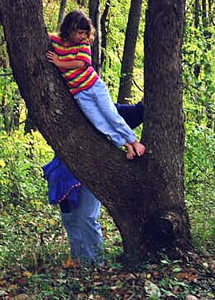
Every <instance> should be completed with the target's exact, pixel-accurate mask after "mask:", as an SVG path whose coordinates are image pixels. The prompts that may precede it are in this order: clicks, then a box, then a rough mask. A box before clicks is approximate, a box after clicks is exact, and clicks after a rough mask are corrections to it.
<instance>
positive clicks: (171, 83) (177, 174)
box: [143, 0, 190, 237]
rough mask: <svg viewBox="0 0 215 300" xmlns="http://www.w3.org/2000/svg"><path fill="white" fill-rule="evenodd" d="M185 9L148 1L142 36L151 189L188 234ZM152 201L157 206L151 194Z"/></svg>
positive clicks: (180, 1)
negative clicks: (183, 59) (183, 54)
mask: <svg viewBox="0 0 215 300" xmlns="http://www.w3.org/2000/svg"><path fill="white" fill-rule="evenodd" d="M184 9H185V1H184V0H172V1H168V0H162V1H160V0H154V1H149V5H148V9H147V12H146V28H145V40H144V45H145V61H144V78H145V84H144V86H145V90H144V103H145V120H146V121H145V125H144V136H143V137H144V141H145V143H146V145H147V151H148V153H149V155H150V159H149V169H148V174H147V175H148V176H147V178H148V179H149V178H151V180H150V181H154V182H155V186H154V187H153V188H152V190H153V195H154V197H155V199H156V202H157V203H156V204H157V205H158V207H159V208H158V211H163V213H162V215H165V211H166V212H168V211H169V212H170V211H174V213H175V214H176V215H178V216H180V217H179V219H178V220H180V222H181V226H182V227H181V230H182V231H181V236H186V237H189V236H190V233H189V230H188V223H189V221H188V216H187V213H186V209H185V201H184V165H183V161H184V160H183V154H184V139H185V131H184V115H183V110H182V68H181V45H182V36H183V23H184ZM157 169H159V170H160V172H157ZM145 201H146V199H145ZM148 202H150V203H151V205H152V206H153V205H155V203H154V204H153V203H152V201H150V200H149V199H148ZM152 210H153V209H152ZM167 214H168V213H167ZM186 224H187V225H186Z"/></svg>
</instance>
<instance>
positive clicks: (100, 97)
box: [74, 79, 137, 147]
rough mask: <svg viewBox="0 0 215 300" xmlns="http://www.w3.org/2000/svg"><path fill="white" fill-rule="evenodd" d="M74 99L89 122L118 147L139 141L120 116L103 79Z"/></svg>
mask: <svg viewBox="0 0 215 300" xmlns="http://www.w3.org/2000/svg"><path fill="white" fill-rule="evenodd" d="M74 98H75V99H76V101H77V103H78V105H79V107H80V108H81V110H82V111H83V113H84V114H85V115H86V117H87V118H88V119H89V121H90V122H91V123H92V124H93V125H94V126H95V127H96V128H97V129H98V130H99V131H101V132H102V133H104V134H105V135H106V136H108V137H110V139H111V140H112V142H113V143H114V144H115V145H116V146H117V147H121V146H122V145H124V144H125V143H126V142H129V143H133V142H134V141H136V140H137V137H136V135H135V134H134V132H133V131H132V129H131V128H130V127H129V126H128V125H127V123H126V122H125V120H124V119H123V118H122V117H121V116H120V115H119V114H118V111H117V109H116V107H115V105H114V103H113V101H112V99H111V97H110V94H109V91H108V88H107V87H106V84H105V83H104V82H103V81H102V80H101V79H98V80H97V81H96V83H95V84H94V85H93V86H92V87H91V88H89V89H88V90H85V91H82V92H79V93H78V94H76V95H75V96H74Z"/></svg>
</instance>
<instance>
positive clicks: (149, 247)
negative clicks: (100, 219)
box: [0, 0, 190, 260]
mask: <svg viewBox="0 0 215 300" xmlns="http://www.w3.org/2000/svg"><path fill="white" fill-rule="evenodd" d="M150 2H152V3H154V5H149V9H148V12H147V22H148V25H147V27H146V64H145V77H146V92H145V93H146V130H145V138H144V139H145V142H146V147H147V153H146V154H145V155H144V157H143V158H137V159H135V160H134V161H130V162H129V161H127V160H126V158H125V154H124V153H123V152H122V151H121V150H118V149H117V148H116V147H114V146H113V145H111V143H110V142H109V141H108V140H107V139H106V138H105V137H104V136H103V135H102V134H100V133H98V132H97V131H96V130H95V129H94V128H93V126H92V125H91V124H89V122H88V121H87V120H86V119H85V118H84V116H83V115H82V114H81V112H80V111H79V109H78V107H77V105H76V103H75V102H74V100H73V99H72V98H71V97H70V94H69V92H68V90H67V88H66V85H65V83H64V82H63V80H62V78H61V77H60V75H59V73H58V71H57V69H56V68H55V67H54V66H53V65H51V64H49V63H48V62H47V59H46V56H45V53H46V51H47V49H48V46H49V39H48V35H47V32H46V29H45V26H44V23H43V17H42V11H41V7H42V3H41V1H39V0H38V1H35V0H19V1H14V0H1V2H0V14H1V17H2V21H3V26H4V31H5V38H6V41H7V45H8V53H9V57H10V63H11V66H12V68H13V73H14V77H15V79H16V81H17V83H18V85H19V88H20V92H21V95H22V96H23V98H24V99H25V102H26V104H27V106H28V108H29V110H30V113H31V114H32V116H33V117H34V119H35V120H36V123H37V125H38V128H39V130H40V131H41V133H42V134H43V136H44V137H45V139H46V140H47V141H48V143H49V144H50V145H51V146H52V147H53V149H54V150H55V151H56V152H57V153H58V154H59V156H60V157H61V158H62V159H63V160H64V161H65V162H66V164H67V165H68V166H69V167H70V169H71V170H72V171H73V172H74V173H75V174H76V176H77V177H78V178H79V179H80V180H81V181H82V182H83V183H84V184H85V185H87V186H88V188H89V189H91V190H92V191H93V192H94V193H95V194H96V195H97V196H98V197H99V199H101V201H102V203H103V204H104V205H105V206H106V207H107V209H108V211H109V213H110V215H111V216H112V217H113V219H114V221H115V223H116V225H117V226H118V228H119V230H120V233H121V235H122V239H123V246H124V253H125V255H126V257H127V258H130V259H135V260H137V259H142V258H144V257H145V254H146V253H148V252H154V251H156V250H161V249H163V248H170V249H174V248H176V247H178V248H179V249H181V250H183V251H185V250H187V249H189V247H190V231H189V220H188V216H187V212H186V209H185V205H184V194H183V150H184V128H183V115H182V109H181V106H182V93H181V88H182V87H181V68H180V53H181V39H182V23H183V10H184V3H183V1H182V0H174V1H173V0H172V1H167V0H166V1H162V5H159V2H160V0H156V1H155V0H154V1H150ZM149 4H150V3H149ZM150 32H151V33H152V34H150V35H149V33H150ZM150 37H151V38H152V39H150ZM158 49H159V51H158ZM150 53H151V54H150Z"/></svg>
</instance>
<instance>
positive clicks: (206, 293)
mask: <svg viewBox="0 0 215 300" xmlns="http://www.w3.org/2000/svg"><path fill="white" fill-rule="evenodd" d="M111 2H112V6H111V10H110V16H109V18H110V20H109V31H108V48H107V60H106V63H105V68H104V70H103V77H104V79H105V80H106V81H107V83H108V85H109V88H110V90H111V93H112V95H113V98H114V99H116V98H117V94H118V84H119V74H120V68H121V65H120V64H121V56H122V49H123V44H124V34H125V29H126V28H125V26H126V21H125V20H126V18H127V14H128V11H129V3H125V2H124V1H115V0H114V1H111ZM101 3H102V9H103V8H104V5H105V1H101ZM43 5H44V16H45V18H46V24H47V28H48V31H55V30H56V24H57V17H58V9H59V1H57V0H52V1H49V0H44V1H43ZM77 7H78V5H77V3H76V1H69V2H68V4H67V11H69V10H71V9H74V8H77ZM85 9H86V10H87V8H85ZM144 10H145V7H144V8H143V11H144ZM186 20H187V22H186V31H185V38H184V46H183V71H184V72H183V75H184V111H185V117H186V151H185V171H186V173H185V193H186V204H187V208H188V211H189V215H190V220H191V225H192V233H193V240H194V244H195V246H196V247H197V248H198V249H199V250H201V251H202V252H203V253H204V254H207V256H200V257H199V258H196V259H195V262H191V261H189V260H188V261H186V262H184V261H170V260H168V258H166V257H161V258H160V260H158V261H156V262H154V261H153V262H152V261H146V262H145V263H144V264H141V265H139V266H138V268H137V269H136V270H135V271H134V270H132V271H131V270H129V269H123V267H122V265H121V264H120V263H119V261H118V260H117V257H118V256H119V255H120V254H121V251H122V244H121V242H122V241H121V238H120V235H119V232H118V230H117V229H116V227H115V225H114V224H113V221H112V220H111V218H110V216H108V214H107V212H106V210H105V209H103V211H102V218H101V222H102V227H103V233H104V236H105V243H106V244H105V258H106V266H105V267H104V268H103V269H100V270H95V269H83V270H73V269H70V268H67V267H65V264H64V266H63V265H62V262H63V261H64V260H66V256H67V253H68V252H69V250H68V244H67V240H66V236H65V232H64V230H63V228H62V224H61V220H60V217H59V211H58V208H57V207H50V206H49V204H48V202H47V187H46V183H45V181H44V179H43V174H42V170H41V166H42V165H44V164H45V163H47V162H48V161H49V160H50V159H51V158H52V156H53V152H52V150H51V149H50V147H48V145H47V144H46V143H45V141H44V140H43V138H42V137H41V136H40V134H39V133H38V132H34V133H33V134H32V135H29V134H28V135H26V136H24V130H23V127H24V122H25V118H26V112H25V107H24V104H23V102H22V100H21V99H20V95H19V93H18V88H17V86H16V84H15V82H14V81H13V78H12V76H11V75H7V76H0V99H1V102H0V105H1V116H0V153H1V157H0V197H1V203H0V207H1V210H2V214H1V219H0V225H1V246H0V264H1V269H2V272H1V277H0V288H1V289H0V298H1V297H3V299H4V298H5V300H6V299H15V298H14V297H15V296H17V299H103V300H104V299H151V300H152V299H188V296H189V295H193V296H196V297H200V298H202V299H213V298H215V295H214V290H215V286H214V278H215V262H214V257H212V256H210V254H209V253H210V252H211V253H213V250H214V247H215V244H214V243H215V242H214V241H215V222H214V219H215V185H214V178H215V154H214V149H215V85H214V82H215V42H214V41H215V39H214V37H215V29H214V26H212V25H210V24H208V26H207V28H205V26H203V24H202V23H201V22H200V25H199V27H198V28H196V27H195V26H194V15H193V5H192V3H191V1H188V6H187V17H186ZM143 32H144V17H143V18H142V23H141V26H140V36H139V41H138V44H137V53H136V60H135V77H136V78H137V82H138V85H139V86H141V87H142V76H143V71H142V69H143ZM0 39H1V42H2V40H3V35H2V32H0ZM0 64H1V71H0V74H3V73H7V74H10V73H11V69H10V68H9V65H8V59H7V56H6V48H5V47H4V46H3V47H1V50H0ZM140 98H142V92H140V91H137V90H136V88H135V97H134V102H136V101H137V100H140ZM3 108H4V110H2V109H3ZM14 116H16V117H17V118H18V123H17V118H15V119H14ZM15 121H16V122H15ZM140 131H141V128H138V129H137V134H138V135H140V134H141V132H140ZM20 295H21V296H20ZM25 297H26V298H25ZM193 299H194V298H193ZM196 299H197V298H196Z"/></svg>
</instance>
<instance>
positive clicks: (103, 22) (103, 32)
mask: <svg viewBox="0 0 215 300" xmlns="http://www.w3.org/2000/svg"><path fill="white" fill-rule="evenodd" d="M110 4H111V1H110V0H107V2H106V5H105V9H104V11H103V14H102V16H101V35H102V40H101V68H102V66H103V62H104V61H105V58H106V54H105V52H106V48H107V30H108V29H107V18H108V13H109V10H110Z"/></svg>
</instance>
